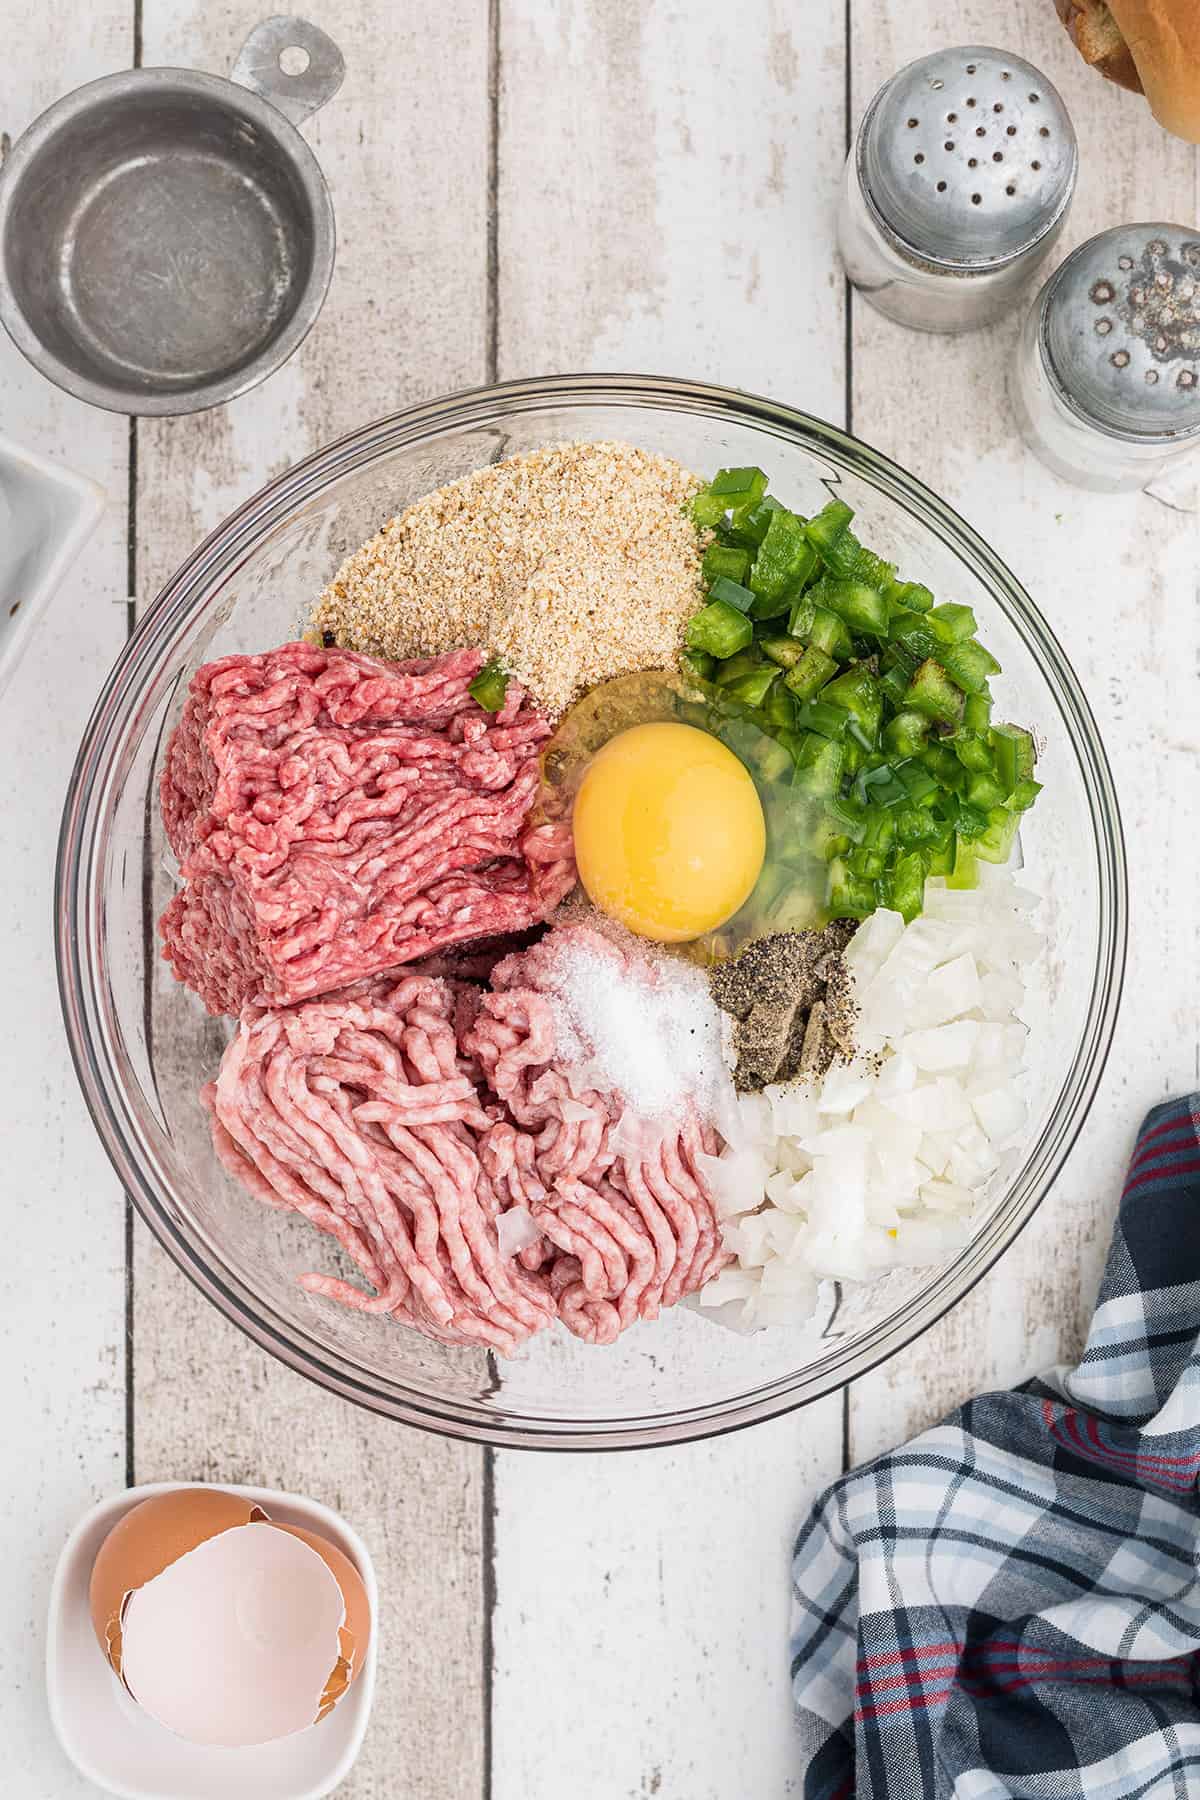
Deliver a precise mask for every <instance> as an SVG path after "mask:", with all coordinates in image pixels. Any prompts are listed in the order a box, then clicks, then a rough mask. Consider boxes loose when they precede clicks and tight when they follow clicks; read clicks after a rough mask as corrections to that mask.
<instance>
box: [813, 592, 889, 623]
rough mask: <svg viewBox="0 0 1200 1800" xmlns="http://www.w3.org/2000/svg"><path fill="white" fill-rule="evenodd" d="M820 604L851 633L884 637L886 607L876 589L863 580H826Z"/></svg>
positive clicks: (886, 621) (886, 615)
mask: <svg viewBox="0 0 1200 1800" xmlns="http://www.w3.org/2000/svg"><path fill="white" fill-rule="evenodd" d="M822 605H824V606H827V607H828V608H829V610H830V612H834V613H836V614H837V616H838V618H839V619H844V620H845V621H846V624H847V625H849V627H850V629H851V630H852V631H865V632H869V633H870V634H871V635H872V636H873V637H886V636H887V632H888V609H887V604H886V602H885V600H884V598H883V595H882V594H881V593H880V592H879V589H878V588H873V587H871V586H870V585H869V584H868V583H867V582H865V581H827V582H826V583H825V584H824V587H823V589H822Z"/></svg>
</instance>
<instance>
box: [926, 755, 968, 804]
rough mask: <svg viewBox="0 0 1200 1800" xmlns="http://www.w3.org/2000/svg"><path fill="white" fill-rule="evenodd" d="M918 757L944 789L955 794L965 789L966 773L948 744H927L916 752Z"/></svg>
mask: <svg viewBox="0 0 1200 1800" xmlns="http://www.w3.org/2000/svg"><path fill="white" fill-rule="evenodd" d="M918 756H919V759H920V761H921V762H922V763H924V765H925V767H926V768H927V769H928V770H929V772H930V774H931V775H933V776H934V777H935V778H936V779H937V780H938V781H940V782H941V784H942V786H943V787H944V788H949V789H950V791H951V792H952V793H956V794H957V793H960V792H962V791H963V790H964V789H965V788H966V785H967V772H966V770H965V769H964V768H963V766H962V764H961V763H960V762H959V760H958V758H957V756H955V754H954V752H953V750H951V749H950V747H949V745H948V744H934V743H928V744H926V745H925V747H924V749H922V750H921V751H919V752H918Z"/></svg>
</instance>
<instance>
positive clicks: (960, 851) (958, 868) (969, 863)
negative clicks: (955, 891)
mask: <svg viewBox="0 0 1200 1800" xmlns="http://www.w3.org/2000/svg"><path fill="white" fill-rule="evenodd" d="M946 886H947V887H951V888H976V887H978V886H979V865H978V863H977V861H976V858H975V845H974V843H967V842H965V841H964V840H963V838H962V837H960V838H959V839H958V842H957V844H956V845H955V847H954V866H953V867H952V868H951V870H950V872H949V874H948V875H947V876H946Z"/></svg>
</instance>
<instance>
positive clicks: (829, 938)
mask: <svg viewBox="0 0 1200 1800" xmlns="http://www.w3.org/2000/svg"><path fill="white" fill-rule="evenodd" d="M854 930H855V927H854V925H853V924H852V923H851V922H850V921H848V920H845V919H835V920H834V921H833V922H832V923H831V924H829V925H827V926H826V927H825V929H824V930H823V931H782V932H777V933H775V934H774V935H773V936H771V937H764V938H757V939H755V941H754V942H753V943H752V944H747V946H746V948H745V949H744V950H743V951H742V952H741V953H740V954H739V955H738V956H735V957H733V958H731V960H730V961H729V962H725V963H718V964H717V965H716V966H715V967H714V968H713V969H712V970H711V971H710V975H709V981H710V985H711V988H712V996H713V999H714V1000H715V1001H716V1003H717V1005H718V1006H719V1007H720V1008H721V1010H722V1011H723V1012H726V1013H728V1014H729V1015H730V1017H731V1018H733V1019H734V1020H735V1021H736V1024H735V1028H734V1039H733V1041H734V1050H735V1052H736V1057H737V1061H736V1065H735V1068H734V1083H735V1085H736V1086H737V1087H738V1088H740V1089H741V1090H742V1092H743V1093H747V1092H748V1093H755V1092H757V1091H758V1089H760V1088H764V1087H766V1086H767V1085H768V1083H770V1082H775V1081H779V1082H786V1081H795V1080H811V1079H813V1078H814V1077H816V1076H820V1075H823V1074H824V1073H825V1071H826V1070H827V1069H828V1068H829V1066H830V1064H831V1063H832V1062H833V1061H834V1059H835V1058H837V1057H841V1058H843V1059H845V1060H847V1061H848V1060H849V1059H850V1058H851V1057H852V1056H853V1055H854V1021H855V1017H856V1015H857V1008H856V1006H855V1004H854V991H853V982H852V979H851V975H850V971H849V969H848V968H847V967H846V964H845V962H844V961H843V959H842V952H843V950H845V948H846V945H847V944H848V943H849V942H850V939H851V938H852V937H853V935H854Z"/></svg>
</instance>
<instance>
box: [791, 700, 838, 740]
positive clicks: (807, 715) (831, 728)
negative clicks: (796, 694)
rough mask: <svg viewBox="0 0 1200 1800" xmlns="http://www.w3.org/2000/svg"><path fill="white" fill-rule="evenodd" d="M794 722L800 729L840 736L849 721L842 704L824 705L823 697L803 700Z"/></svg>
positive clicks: (830, 736) (824, 734)
mask: <svg viewBox="0 0 1200 1800" xmlns="http://www.w3.org/2000/svg"><path fill="white" fill-rule="evenodd" d="M825 691H826V690H822V692H825ZM796 723H797V725H798V726H799V727H800V729H801V730H802V731H816V732H819V733H820V735H821V736H822V737H826V738H842V737H844V736H845V733H846V727H847V725H848V724H849V723H850V714H849V713H848V712H847V711H846V709H845V707H844V706H828V705H826V703H825V701H824V699H820V700H805V701H804V702H803V703H802V704H801V706H800V710H799V711H798V713H797V714H796Z"/></svg>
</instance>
